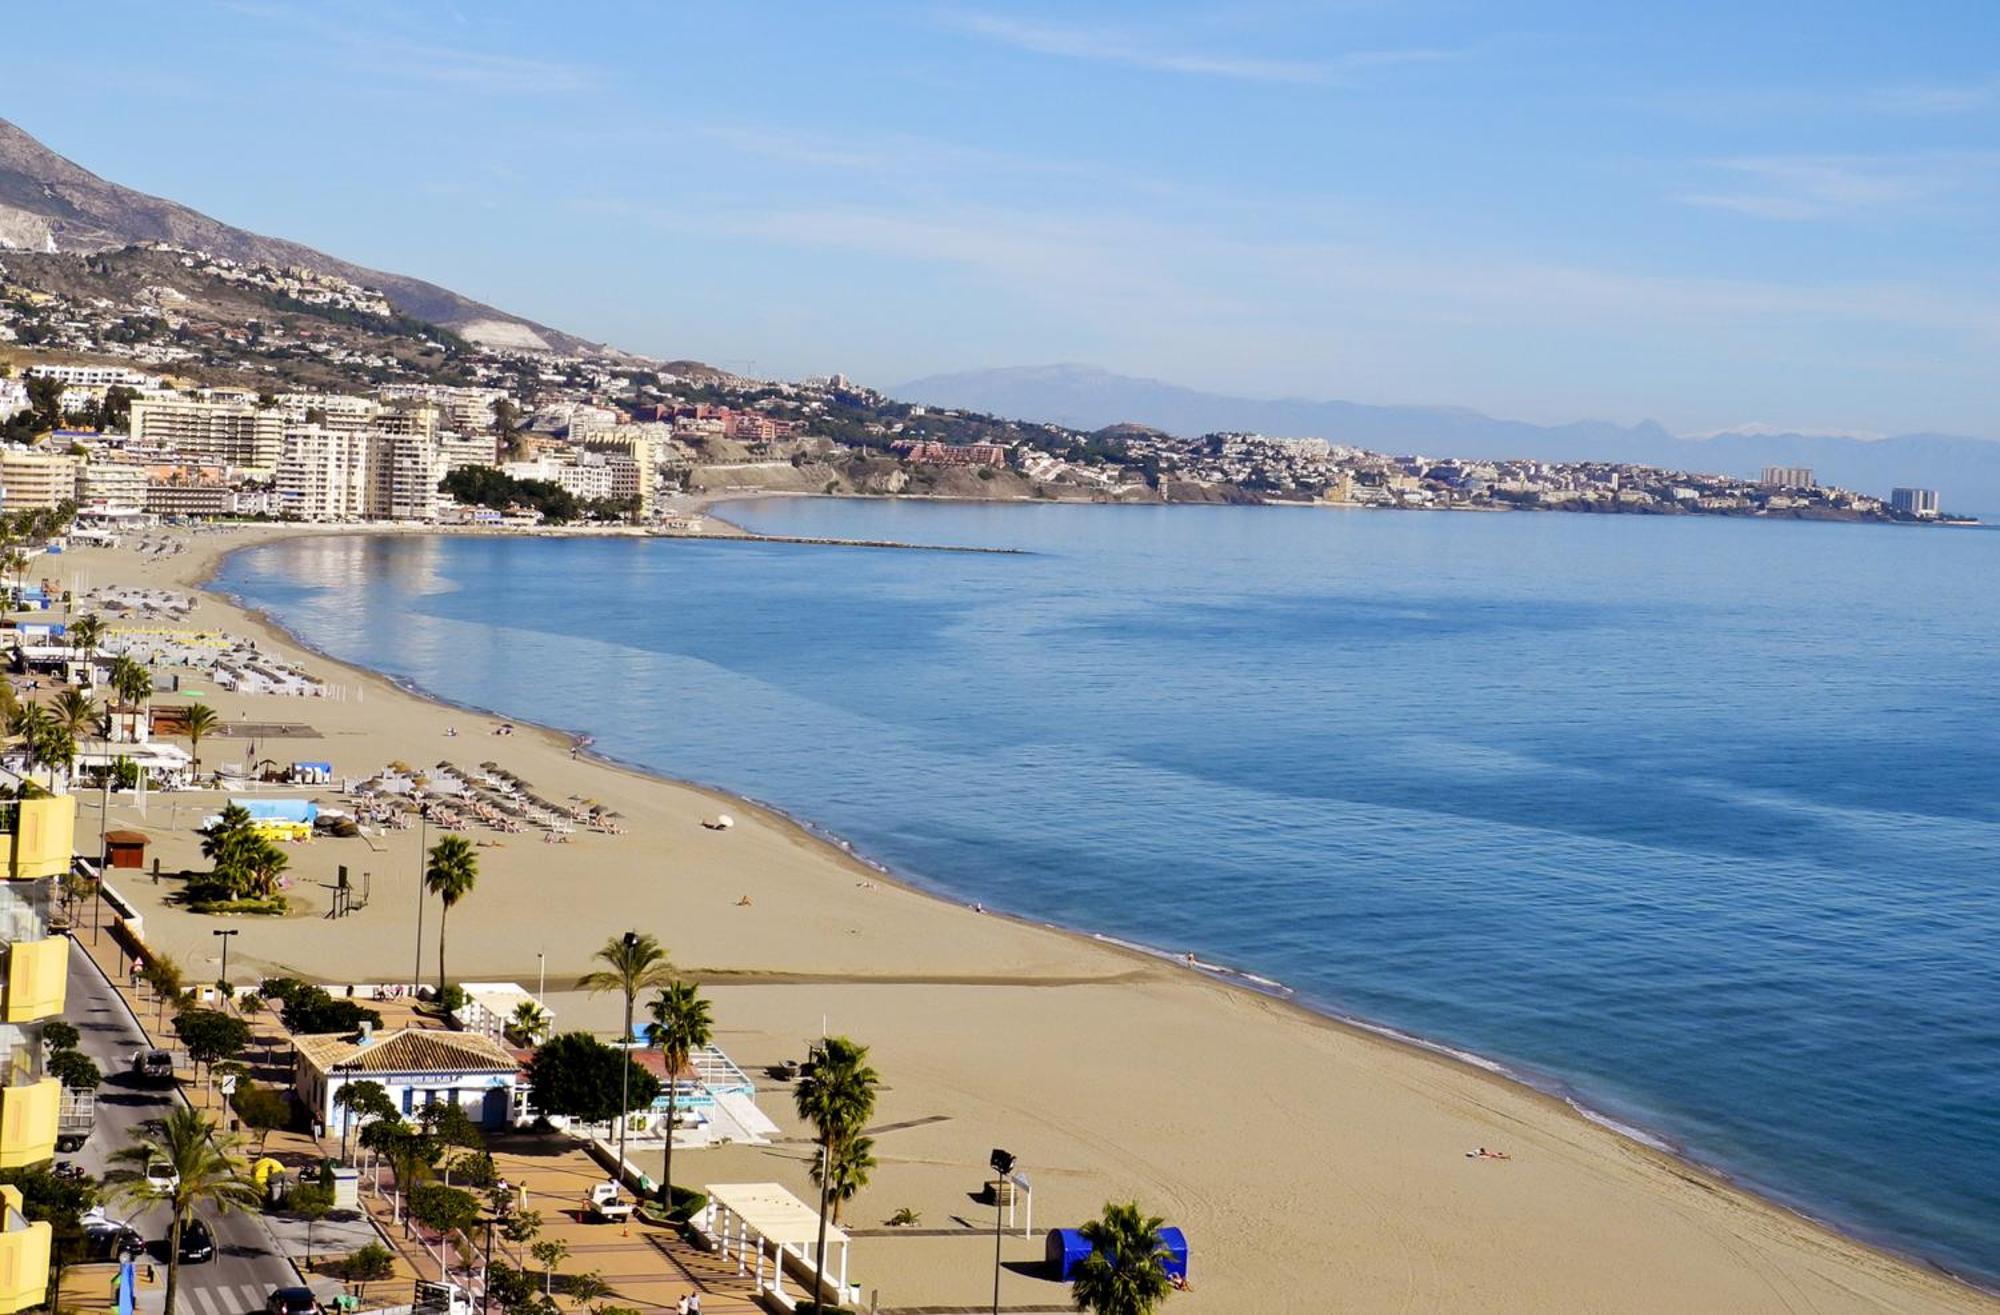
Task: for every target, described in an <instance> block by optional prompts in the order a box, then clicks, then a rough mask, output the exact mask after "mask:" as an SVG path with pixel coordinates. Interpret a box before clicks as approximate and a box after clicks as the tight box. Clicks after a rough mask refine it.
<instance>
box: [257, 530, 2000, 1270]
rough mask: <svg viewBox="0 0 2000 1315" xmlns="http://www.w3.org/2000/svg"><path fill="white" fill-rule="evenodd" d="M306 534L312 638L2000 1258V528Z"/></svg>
mask: <svg viewBox="0 0 2000 1315" xmlns="http://www.w3.org/2000/svg"><path fill="white" fill-rule="evenodd" d="M729 514H730V515H732V516H733V517H735V518H737V519H740V520H741V521H743V522H745V523H747V524H749V525H752V526H754V527H756V528H758V529H762V530H767V531H773V532H782V533H789V534H800V535H831V536H844V537H856V538H879V539H898V540H906V541H914V542H924V543H938V544H966V545H988V546H1006V547H1018V548H1022V549H1025V550H1027V552H1026V553H1025V554H1024V555H992V554H968V553H930V552H900V551H894V550H878V549H837V548H813V547H801V546H787V545H773V544H741V543H739V544H703V543H698V542H685V541H666V540H646V541H632V540H527V539H499V538H493V539H485V538H444V537H440V538H382V539H364V538H324V539H306V540H297V541H292V542H287V543H281V544H277V545H273V546H269V547H264V548H259V549H257V550H254V551H251V552H246V553H243V554H240V555H238V556H237V557H235V558H234V559H232V560H231V561H230V562H229V564H228V566H227V568H226V569H225V571H224V573H223V576H222V581H221V582H222V585H223V586H224V587H225V588H226V589H228V590H230V591H231V592H234V593H236V594H238V595H240V596H242V597H244V598H245V599H247V600H249V601H251V602H253V603H255V604H257V605H259V606H262V607H265V608H267V609H269V610H270V611H272V612H273V613H274V614H275V615H276V616H278V617H279V618H280V619H282V620H283V621H284V622H285V623H286V624H287V625H289V626H291V627H292V628H293V629H294V630H296V631H297V632H298V633H299V634H301V635H302V636H303V637H304V638H306V639H307V640H309V641H310V642H312V643H314V644H316V645H318V646H320V647H322V648H324V649H326V650H328V651H330V652H332V653H334V654H336V655H338V656H340V657H343V658H347V659H350V660H353V661H356V662H359V663H363V664H366V665H368V666H372V667H375V668H378V669H381V670H384V671H387V672H390V673H393V674H395V675H397V676H399V677H402V678H404V679H406V680H408V681H410V682H412V683H414V684H416V685H419V686H421V687H423V688H425V689H428V690H431V691H434V692H435V693H437V694H440V695H442V696H444V697H446V698H450V699H454V700H458V701H461V702H464V703H468V704H473V705H478V706H482V707H488V708H493V709H499V710H502V711H505V712H508V713H510V714H512V715H517V716H524V717H527V716H532V717H534V718H535V719H538V720H541V721H545V722H549V723H552V724H557V725H562V726H567V727H571V728H574V729H577V730H581V731H586V732H588V733H590V734H593V735H595V736H596V738H597V746H598V748H600V749H601V750H603V751H604V752H606V753H608V754H611V755H613V756H615V757H618V758H622V759H626V760H630V761H633V762H637V763H641V764H644V765H646V766H649V767H653V768H657V769H658V770H660V771H662V772H666V773H670V774H673V775H676V776H682V777H688V778H692V779H695V780H699V781H704V782H709V783H713V784H716V785H720V786H724V787H727V788H730V789H733V790H736V791H740V792H742V793H745V794H748V795H752V796H755V797H757V798H760V799H764V800H768V801H770V802H772V803H775V804H777V805H779V806H781V807H783V808H786V809H788V810H790V811H791V812H793V813H795V814H797V815H799V816H801V817H803V818H806V819H809V820H811V821H813V822H815V823H818V824H820V825H822V826H824V827H825V828H827V829H829V830H831V831H834V832H837V833H839V834H840V835H842V836H845V837H847V838H849V839H851V840H852V841H853V842H854V843H855V844H856V845H857V846H858V847H859V848H860V849H862V850H863V851H864V852H866V853H868V854H870V855H872V856H874V857H875V858H877V859H879V860H881V861H882V862H884V863H885V864H887V865H888V866H890V867H891V868H893V869H894V870H896V871H897V872H900V873H903V874H906V875H908V876H911V877H912V878H914V879H917V880H919V881H922V882H924V883H927V884H929V885H931V886H933V887H935V888H938V889H941V890H943V891H947V892H950V893H952V894H954V895H956V896H957V897H959V898H961V899H966V900H972V899H978V900H982V901H984V902H985V903H986V904H988V905H989V906H994V907H999V908H1004V909H1008V910H1012V911H1015V912H1019V913H1021V914H1025V915H1028V916H1030V917H1034V918H1040V919H1046V920H1049V921H1054V922H1059V923H1064V924H1067V925H1071V926H1075V927H1081V928H1088V929H1092V930H1099V931H1103V932H1105V933H1109V934H1113V935H1116V936H1119V937H1123V938H1129V939H1131V940H1135V941H1140V942H1144V943H1146V944H1149V945H1154V946H1158V947H1163V948H1165V949H1169V950H1171V951H1173V952H1176V953H1179V952H1182V951H1185V950H1193V951H1195V952H1196V953H1197V954H1198V955H1199V956H1200V957H1201V958H1202V959H1204V960H1209V961H1213V962H1216V963H1221V964H1228V965H1232V966H1236V967H1239V968H1243V969H1247V970H1252V971H1255V972H1257V973H1261V974H1264V975H1267V976H1269V977H1271V978H1274V979H1277V980H1279V981H1282V982H1283V983H1285V984H1286V985H1287V986H1288V987H1290V988H1292V989H1293V990H1295V991H1296V992H1297V993H1298V994H1299V996H1300V997H1301V998H1303V999H1305V1000H1307V1001H1308V1002H1311V1003H1315V1004H1318V1005H1320V1006H1323V1007H1325V1008H1327V1009H1330V1010H1334V1011H1337V1012H1340V1013H1343V1014H1348V1015H1353V1016H1357V1017H1360V1018H1364V1019H1369V1020H1375V1021H1377V1022H1380V1023H1383V1024H1387V1025H1389V1026H1392V1027H1395V1028H1398V1029H1403V1030H1406V1031H1408V1032H1412V1033H1416V1034H1419V1035H1422V1036H1424V1037H1427V1038H1431V1039H1433V1040H1435V1041H1437V1042H1440V1043H1443V1044H1446V1045H1449V1046H1452V1047H1456V1048H1462V1049H1464V1050H1466V1051H1469V1052H1475V1053H1477V1054H1479V1055H1483V1056H1486V1057H1489V1058H1491V1059H1493V1060H1497V1061H1499V1062H1501V1063H1504V1064H1505V1065H1507V1066H1508V1067H1509V1068H1511V1069H1513V1070H1514V1071H1516V1072H1519V1073H1522V1074H1524V1075H1526V1076H1528V1077H1530V1078H1531V1079H1533V1080H1536V1081H1539V1082H1541V1083H1543V1084H1546V1085H1550V1086H1552V1087H1554V1088H1555V1089H1558V1090H1561V1091H1563V1092H1564V1093H1566V1094H1568V1095H1570V1096H1571V1097H1572V1098H1573V1099H1575V1100H1577V1101H1578V1102H1580V1103H1582V1104H1584V1105H1587V1106H1588V1107H1590V1108H1591V1109H1593V1110H1596V1111H1599V1112H1600V1113H1602V1114H1603V1115H1605V1116H1608V1117H1610V1118H1613V1119H1615V1120H1618V1121H1620V1122H1623V1123H1627V1124H1630V1125H1633V1126H1635V1127H1638V1128H1642V1129H1646V1130H1648V1131H1649V1132H1651V1133H1653V1134H1654V1135H1657V1136H1659V1137H1661V1138H1662V1139H1664V1140H1666V1141H1667V1142H1669V1143H1671V1144H1672V1145H1674V1146H1676V1147H1679V1148H1682V1149H1683V1150H1685V1152H1686V1153H1688V1154H1689V1155H1691V1156H1693V1157H1694V1158H1696V1159H1699V1160H1701V1161H1703V1162H1706V1163H1710V1164H1713V1165H1717V1166H1720V1167H1722V1168H1724V1169H1726V1170H1727V1171H1728V1172H1730V1173H1731V1174H1733V1175H1735V1176H1736V1177H1737V1178H1739V1179H1740V1180H1742V1181H1745V1182H1747V1183H1750V1184H1753V1185H1755V1186H1757V1187H1759V1188H1761V1189H1763V1190H1765V1191H1767V1192H1769V1193H1771V1194H1772V1195H1774V1196H1777V1197H1779V1198H1781V1199H1784V1200H1786V1201H1789V1202H1792V1203H1795V1204H1797V1205H1799V1206H1800V1207H1801V1208H1803V1209H1805V1210H1807V1211H1808V1212H1810V1213H1812V1214H1815V1215H1817V1216H1819V1217H1821V1218H1826V1219H1830V1220H1833V1221H1836V1222H1838V1223H1840V1224H1842V1225H1845V1226H1847V1227H1849V1228H1851V1229H1853V1230H1855V1231H1857V1232H1859V1233H1861V1234H1862V1235H1864V1236H1867V1237H1870V1238H1874V1239H1877V1240H1881V1241H1885V1242H1888V1243H1890V1244H1893V1245H1897V1246H1900V1247H1903V1248H1905V1249H1908V1250H1911V1251H1915V1252H1920V1253H1922V1254H1923V1255H1926V1256H1929V1257H1932V1258H1934V1259H1936V1260H1938V1261H1939V1262H1941V1263H1943V1264H1945V1265H1947V1266H1950V1267H1952V1268H1954V1269H1957V1270H1959V1271H1961V1272H1965V1273H1969V1274H1972V1275H1975V1276H1980V1277H1983V1278H1985V1279H1987V1280H1993V1279H1995V1278H1996V1277H2000V893H1996V889H1997V888H2000V733H1996V732H2000V680H1996V679H1995V675H1996V664H2000V595H1996V588H1995V586H1996V582H2000V534H1996V533H1989V532H1982V531H1951V530H1929V531H1926V530H1905V529H1893V528H1885V527H1862V526H1834V525H1805V524H1765V523H1751V522H1740V521H1725V520H1706V519H1701V520H1697V519H1681V520H1665V519H1660V520H1655V519H1641V518H1601V517H1590V516H1569V515H1540V516H1536V515H1416V514H1385V513H1343V512H1338V511H1330V510H1329V511H1311V510H1280V509H1274V508H1194V507H1185V508H1132V507H1052V506H1033V505H1029V506H991V507H989V506H958V505H942V504H924V503H892V502H865V501H863V502H832V501H818V500H813V501H806V500H791V501H786V500H773V501H764V502H757V503H750V504H738V505H737V506H735V507H733V508H731V509H730V510H729Z"/></svg>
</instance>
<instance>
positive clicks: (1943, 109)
mask: <svg viewBox="0 0 2000 1315" xmlns="http://www.w3.org/2000/svg"><path fill="white" fill-rule="evenodd" d="M1866 99H1867V102H1868V103H1869V104H1870V105H1872V106H1873V107H1874V108H1876V109H1879V110H1885V111H1887V112H1889V113H1892V114H1910V115H1952V114H1972V113H1976V112H1977V111H1979V110H1983V109H1991V108H1994V107H2000V78H1990V79H1988V80H1987V81H1985V82H1972V83H1944V82H1932V83H1921V82H1917V83H1905V84H1902V85H1900V86H1892V87H1877V88H1876V89H1875V90H1874V91H1872V92H1870V93H1869V94H1868V96H1867V98H1866Z"/></svg>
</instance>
